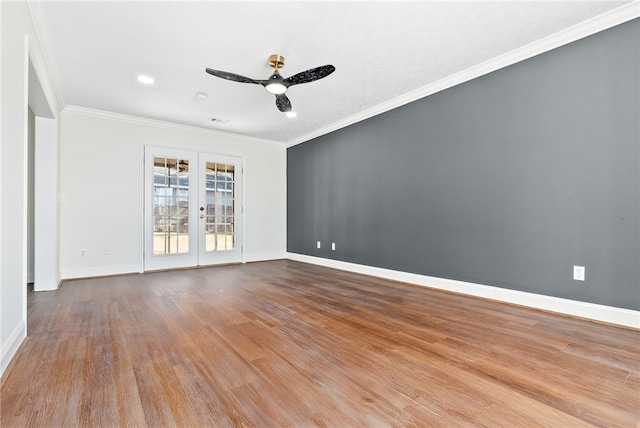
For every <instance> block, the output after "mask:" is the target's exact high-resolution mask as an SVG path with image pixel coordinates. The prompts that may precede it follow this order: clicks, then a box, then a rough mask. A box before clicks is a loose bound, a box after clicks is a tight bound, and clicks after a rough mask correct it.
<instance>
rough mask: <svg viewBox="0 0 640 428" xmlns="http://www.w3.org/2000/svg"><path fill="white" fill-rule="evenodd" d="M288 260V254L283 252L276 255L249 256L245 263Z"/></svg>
mask: <svg viewBox="0 0 640 428" xmlns="http://www.w3.org/2000/svg"><path fill="white" fill-rule="evenodd" d="M286 258H287V253H285V252H283V251H279V252H275V253H260V254H247V255H246V256H245V258H244V263H251V262H266V261H269V260H280V259H286Z"/></svg>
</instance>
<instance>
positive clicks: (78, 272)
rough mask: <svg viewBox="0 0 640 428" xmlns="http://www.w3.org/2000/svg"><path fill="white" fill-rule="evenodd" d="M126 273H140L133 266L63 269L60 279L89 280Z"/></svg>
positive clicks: (137, 267) (138, 268)
mask: <svg viewBox="0 0 640 428" xmlns="http://www.w3.org/2000/svg"><path fill="white" fill-rule="evenodd" d="M127 273H140V265H138V264H135V265H119V266H100V267H91V268H82V269H65V270H63V271H62V279H74V278H91V277H94V276H109V275H122V274H127Z"/></svg>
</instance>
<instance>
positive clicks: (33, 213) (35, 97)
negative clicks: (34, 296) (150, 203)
mask: <svg viewBox="0 0 640 428" xmlns="http://www.w3.org/2000/svg"><path fill="white" fill-rule="evenodd" d="M27 126H28V133H27V135H28V138H27V276H26V277H27V290H34V291H45V290H55V289H56V288H57V287H58V284H59V282H60V273H59V263H58V201H57V199H58V131H57V120H56V119H55V117H54V115H53V112H52V110H51V107H50V105H49V102H48V101H47V98H46V96H45V94H44V91H43V89H42V85H41V84H40V80H39V79H38V75H37V73H36V70H35V68H34V66H33V63H32V62H31V59H29V82H28V121H27Z"/></svg>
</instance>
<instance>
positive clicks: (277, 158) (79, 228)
mask: <svg viewBox="0 0 640 428" xmlns="http://www.w3.org/2000/svg"><path fill="white" fill-rule="evenodd" d="M143 144H150V145H159V146H175V147H181V148H188V149H194V150H199V151H208V152H213V153H220V154H228V155H235V156H241V157H243V158H244V161H245V176H244V188H245V201H246V205H245V210H244V215H245V229H244V237H245V246H244V253H245V260H246V261H255V260H268V259H274V258H283V257H284V256H285V251H286V149H285V147H284V145H283V144H272V143H266V142H262V141H253V140H250V139H243V138H239V137H231V136H224V135H220V134H215V133H208V132H200V131H197V130H193V131H192V130H189V128H187V127H184V128H182V127H177V126H163V124H160V123H155V122H152V121H140V120H131V121H130V120H127V119H126V118H123V117H122V116H116V115H108V114H102V113H100V112H92V111H87V110H80V109H71V110H70V111H65V112H63V114H62V118H61V123H60V194H61V202H60V265H61V271H62V278H74V277H86V276H95V275H108V274H117V273H127V272H139V271H140V270H141V269H142V260H141V248H142V245H143V242H142V235H143V234H142V227H143V222H142V221H143V219H142V195H143V193H142V186H143V176H142V170H143V169H142V168H143V159H142V154H143V151H142V145H143ZM105 248H109V249H110V252H111V254H110V255H105V254H104V249H105ZM81 250H84V251H85V256H84V257H81V255H80V251H81Z"/></svg>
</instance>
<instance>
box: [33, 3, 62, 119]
mask: <svg viewBox="0 0 640 428" xmlns="http://www.w3.org/2000/svg"><path fill="white" fill-rule="evenodd" d="M26 3H27V8H28V9H29V14H30V15H31V21H32V22H33V29H34V31H35V33H36V39H37V41H38V45H39V47H40V52H39V53H40V55H39V56H37V57H36V56H33V57H31V63H32V64H33V68H34V69H35V71H36V74H37V75H38V78H39V79H40V85H41V86H43V90H44V91H45V92H46V93H50V94H51V95H52V96H53V98H54V99H53V100H48V101H49V102H53V103H54V104H55V106H54V107H55V108H54V109H52V110H55V111H56V113H59V112H61V111H62V108H63V106H64V105H65V104H66V103H65V101H64V94H63V93H62V85H61V84H60V81H59V80H58V79H57V75H56V74H55V73H54V72H53V70H54V68H55V63H53V62H52V61H53V59H52V57H50V56H49V55H48V54H47V52H53V50H52V47H51V42H50V40H51V37H50V36H49V29H48V27H47V24H46V21H45V18H44V13H43V12H42V8H41V7H40V2H36V1H27V2H26ZM42 76H46V77H47V79H43V78H42Z"/></svg>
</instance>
